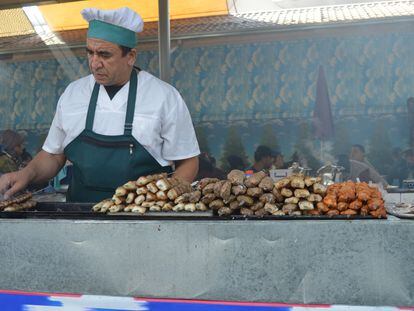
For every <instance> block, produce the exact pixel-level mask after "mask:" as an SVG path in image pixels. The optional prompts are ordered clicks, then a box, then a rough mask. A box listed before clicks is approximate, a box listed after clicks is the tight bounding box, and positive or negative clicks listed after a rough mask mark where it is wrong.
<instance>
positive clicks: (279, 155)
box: [273, 151, 286, 170]
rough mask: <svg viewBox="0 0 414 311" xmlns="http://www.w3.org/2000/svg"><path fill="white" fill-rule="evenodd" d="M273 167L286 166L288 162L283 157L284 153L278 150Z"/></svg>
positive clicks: (283, 167)
mask: <svg viewBox="0 0 414 311" xmlns="http://www.w3.org/2000/svg"><path fill="white" fill-rule="evenodd" d="M273 167H274V168H275V169H277V170H278V169H285V168H286V164H285V161H284V159H283V154H282V153H280V152H279V151H276V152H275V153H274V155H273Z"/></svg>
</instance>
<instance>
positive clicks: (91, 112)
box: [85, 82, 99, 131]
mask: <svg viewBox="0 0 414 311" xmlns="http://www.w3.org/2000/svg"><path fill="white" fill-rule="evenodd" d="M98 94H99V84H98V83H96V82H95V86H94V87H93V92H92V96H91V99H90V100H89V107H88V114H87V116H86V126H85V129H86V130H89V131H92V128H93V120H94V119H95V110H96V102H97V101H98Z"/></svg>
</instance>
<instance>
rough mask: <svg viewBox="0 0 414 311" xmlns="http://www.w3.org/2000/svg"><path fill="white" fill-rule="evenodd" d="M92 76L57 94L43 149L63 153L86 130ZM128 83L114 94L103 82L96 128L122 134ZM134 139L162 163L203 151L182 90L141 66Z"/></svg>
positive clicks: (95, 129)
mask: <svg viewBox="0 0 414 311" xmlns="http://www.w3.org/2000/svg"><path fill="white" fill-rule="evenodd" d="M94 85H95V79H94V77H93V75H89V76H86V77H83V78H81V79H78V80H76V81H74V82H72V83H71V84H69V86H68V87H67V88H66V90H65V91H64V93H63V94H62V96H61V97H60V98H59V101H58V105H57V108H56V114H55V117H54V119H53V122H52V125H51V127H50V130H49V134H48V136H47V138H46V141H45V143H44V145H43V150H44V151H46V152H49V153H52V154H62V153H63V151H64V148H65V147H66V146H67V145H68V144H69V143H70V142H71V141H73V140H74V139H75V138H76V137H77V136H78V135H79V134H80V133H81V132H82V131H83V130H84V129H85V123H86V115H87V112H88V106H89V100H90V98H91V95H92V90H93V87H94ZM128 91H129V82H128V83H127V84H125V85H124V86H123V87H122V88H121V89H120V90H119V91H118V92H117V93H116V94H115V96H114V97H113V98H112V100H111V99H110V98H109V96H108V94H107V92H106V90H105V87H104V86H102V85H101V86H100V88H99V96H98V101H97V105H96V111H95V120H94V124H93V131H94V132H95V133H97V134H102V135H107V136H113V135H122V134H123V133H124V124H125V115H126V108H127V101H128ZM132 135H133V136H134V138H135V139H136V140H137V141H138V142H139V143H140V144H141V145H142V146H143V147H144V148H145V149H146V150H147V151H148V152H149V153H150V154H151V155H152V156H153V157H154V158H155V159H156V160H157V161H158V163H159V164H160V165H161V166H167V165H171V161H175V160H183V159H187V158H191V157H194V156H197V155H199V154H200V150H199V147H198V143H197V138H196V135H195V131H194V127H193V124H192V121H191V116H190V113H189V111H188V109H187V106H186V105H185V103H184V101H183V99H182V97H181V96H180V94H179V93H178V91H177V90H176V89H175V88H174V87H172V86H171V85H169V84H167V83H165V82H163V81H161V80H160V79H158V78H156V77H154V76H153V75H151V74H149V73H147V72H145V71H140V72H139V74H138V86H137V98H136V105H135V113H134V121H133V127H132Z"/></svg>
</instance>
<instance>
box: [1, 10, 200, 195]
mask: <svg viewBox="0 0 414 311" xmlns="http://www.w3.org/2000/svg"><path fill="white" fill-rule="evenodd" d="M82 15H83V17H84V18H85V19H86V20H87V21H88V22H89V30H88V37H87V48H86V51H87V53H88V61H89V69H90V71H91V73H92V74H91V75H89V76H87V77H84V78H81V79H79V80H76V81H74V82H72V83H71V84H70V85H69V86H68V87H67V88H66V90H65V92H64V93H63V94H62V96H61V97H60V99H59V102H58V105H57V110H56V114H55V117H54V119H53V122H52V125H51V128H50V131H49V134H48V137H47V139H46V141H45V143H44V145H43V150H42V151H40V152H39V154H38V155H37V156H36V157H35V158H34V159H33V160H32V161H31V162H30V163H29V165H28V166H27V167H26V168H25V169H23V170H21V171H18V172H14V173H11V174H7V175H4V176H2V177H1V178H0V193H2V192H4V191H6V190H7V189H8V190H7V191H6V192H5V196H6V197H9V196H11V195H13V194H14V193H16V192H17V191H20V190H22V189H24V188H26V186H27V185H28V184H30V183H39V182H42V181H45V180H48V179H50V178H52V177H53V176H55V175H56V174H57V173H58V172H59V170H60V169H61V168H62V167H63V165H64V163H65V161H66V159H68V160H70V161H71V162H72V163H73V178H72V181H71V184H70V187H69V190H68V195H67V200H68V201H73V202H97V201H100V200H102V199H104V198H108V197H111V196H112V194H113V192H114V189H115V188H116V187H117V186H119V185H122V184H123V183H125V182H126V181H128V180H133V179H136V178H137V177H139V176H142V175H147V174H153V173H159V172H169V171H171V167H172V165H175V171H174V176H175V177H177V178H181V179H183V180H186V181H189V182H190V181H192V180H193V179H194V177H195V176H196V174H197V170H198V158H197V156H198V154H199V153H200V151H199V147H198V143H197V139H196V136H195V132H194V128H193V125H192V122H191V117H190V114H189V112H188V109H187V107H186V105H185V103H184V101H183V100H182V98H181V96H180V95H179V93H178V92H177V90H175V89H174V88H173V87H172V86H170V85H168V84H166V83H164V82H163V81H161V80H158V79H157V78H155V77H154V76H152V75H150V74H149V73H147V72H145V71H139V70H135V69H134V63H135V61H136V55H137V51H136V49H135V46H136V32H140V31H142V29H143V21H142V19H141V17H140V16H139V15H138V14H137V13H135V12H134V11H132V10H130V9H129V8H122V9H117V10H98V9H92V8H89V9H85V10H83V11H82Z"/></svg>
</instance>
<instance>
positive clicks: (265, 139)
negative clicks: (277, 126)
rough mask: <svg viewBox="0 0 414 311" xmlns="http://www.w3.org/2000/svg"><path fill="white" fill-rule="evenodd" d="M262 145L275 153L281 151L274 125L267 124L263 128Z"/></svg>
mask: <svg viewBox="0 0 414 311" xmlns="http://www.w3.org/2000/svg"><path fill="white" fill-rule="evenodd" d="M260 145H265V146H267V147H269V148H271V149H272V150H273V151H276V150H279V145H278V143H277V137H276V134H275V132H274V131H273V125H272V124H266V125H265V126H264V127H263V133H262V139H261V141H260Z"/></svg>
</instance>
